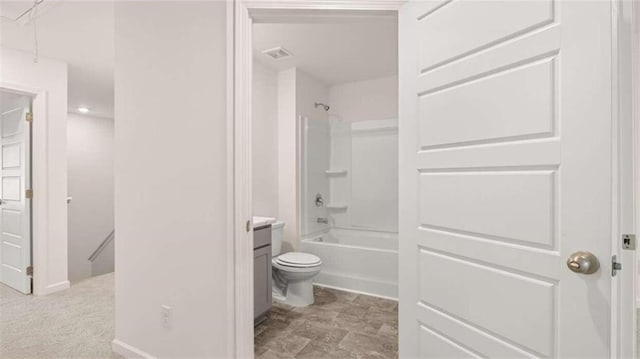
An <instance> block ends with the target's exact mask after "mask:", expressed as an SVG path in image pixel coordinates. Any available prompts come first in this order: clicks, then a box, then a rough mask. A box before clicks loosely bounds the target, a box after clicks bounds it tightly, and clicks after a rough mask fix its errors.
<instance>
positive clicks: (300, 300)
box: [271, 222, 322, 307]
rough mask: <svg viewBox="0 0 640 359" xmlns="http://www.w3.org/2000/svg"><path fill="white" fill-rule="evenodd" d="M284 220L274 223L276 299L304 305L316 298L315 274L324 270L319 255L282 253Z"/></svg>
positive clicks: (272, 228)
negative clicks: (314, 289)
mask: <svg viewBox="0 0 640 359" xmlns="http://www.w3.org/2000/svg"><path fill="white" fill-rule="evenodd" d="M283 228H284V223H283V222H276V223H273V224H271V255H272V258H273V259H272V260H271V264H272V267H273V270H272V278H273V286H272V288H273V299H275V300H277V301H280V302H283V303H286V304H289V305H292V306H296V307H302V306H307V305H311V304H313V302H314V296H313V283H312V281H313V277H315V276H316V275H317V274H318V273H320V269H321V267H322V261H321V260H320V258H319V257H317V256H315V255H313V254H310V253H303V252H288V253H284V254H280V251H281V248H282V232H283Z"/></svg>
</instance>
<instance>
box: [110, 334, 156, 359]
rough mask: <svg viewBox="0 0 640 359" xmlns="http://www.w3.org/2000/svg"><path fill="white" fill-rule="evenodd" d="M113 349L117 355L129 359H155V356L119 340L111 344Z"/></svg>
mask: <svg viewBox="0 0 640 359" xmlns="http://www.w3.org/2000/svg"><path fill="white" fill-rule="evenodd" d="M111 349H112V350H113V351H114V352H115V353H116V354H119V355H122V356H123V357H125V358H127V359H132V358H143V359H155V357H154V356H153V355H151V354H149V353H147V352H145V351H144V350H140V349H138V348H136V347H133V346H131V345H129V344H126V343H124V342H122V341H120V340H118V339H114V340H113V341H112V342H111Z"/></svg>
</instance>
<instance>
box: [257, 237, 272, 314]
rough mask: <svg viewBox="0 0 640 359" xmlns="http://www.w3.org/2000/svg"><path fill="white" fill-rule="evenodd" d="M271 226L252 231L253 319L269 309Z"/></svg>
mask: <svg viewBox="0 0 640 359" xmlns="http://www.w3.org/2000/svg"><path fill="white" fill-rule="evenodd" d="M271 285H272V283H271V225H267V226H263V227H258V228H255V229H254V230H253V319H254V321H259V320H261V319H262V318H263V317H264V315H265V314H267V312H269V310H270V309H271Z"/></svg>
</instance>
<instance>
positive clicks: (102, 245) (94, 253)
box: [89, 229, 116, 262]
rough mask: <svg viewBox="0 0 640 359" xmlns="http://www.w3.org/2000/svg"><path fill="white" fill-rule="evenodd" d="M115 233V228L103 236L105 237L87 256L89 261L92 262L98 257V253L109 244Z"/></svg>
mask: <svg viewBox="0 0 640 359" xmlns="http://www.w3.org/2000/svg"><path fill="white" fill-rule="evenodd" d="M115 234H116V230H115V229H114V230H112V231H111V233H109V234H108V235H107V237H105V239H104V240H103V241H102V243H100V245H99V246H98V248H96V250H95V251H93V253H91V255H90V256H89V261H91V262H93V261H95V260H96V258H98V256H99V255H100V253H102V251H103V250H104V249H105V248H107V245H109V243H111V241H113V239H114V238H115Z"/></svg>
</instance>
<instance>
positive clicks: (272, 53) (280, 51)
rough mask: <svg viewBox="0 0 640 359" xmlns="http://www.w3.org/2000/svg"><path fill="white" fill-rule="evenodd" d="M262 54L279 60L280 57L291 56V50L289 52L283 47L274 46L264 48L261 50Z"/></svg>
mask: <svg viewBox="0 0 640 359" xmlns="http://www.w3.org/2000/svg"><path fill="white" fill-rule="evenodd" d="M262 53H263V54H265V55H267V56H269V57H270V58H272V59H274V60H280V59H284V58H286V57H291V56H293V55H292V54H291V52H289V50H287V49H285V48H284V47H280V46H278V47H274V48H273V49H268V50H264V51H262Z"/></svg>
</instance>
